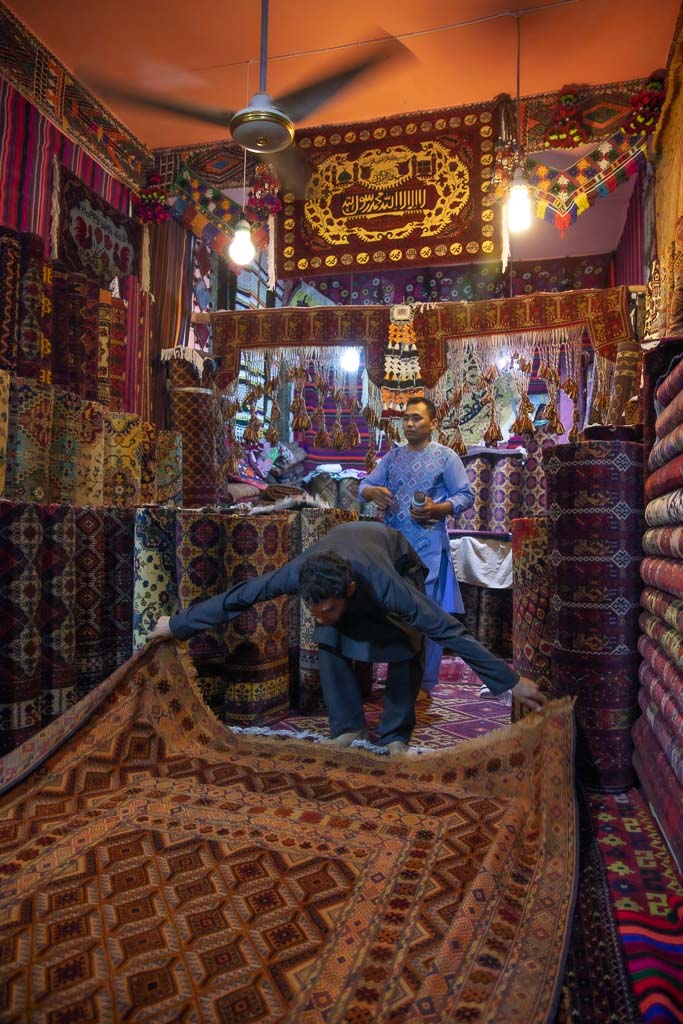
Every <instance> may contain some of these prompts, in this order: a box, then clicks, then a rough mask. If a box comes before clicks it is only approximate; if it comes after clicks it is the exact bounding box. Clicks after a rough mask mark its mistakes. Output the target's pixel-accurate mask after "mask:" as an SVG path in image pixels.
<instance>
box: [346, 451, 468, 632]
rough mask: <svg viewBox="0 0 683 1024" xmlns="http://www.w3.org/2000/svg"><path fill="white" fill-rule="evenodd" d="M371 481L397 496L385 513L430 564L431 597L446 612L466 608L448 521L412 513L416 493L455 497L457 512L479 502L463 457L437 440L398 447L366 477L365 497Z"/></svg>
mask: <svg viewBox="0 0 683 1024" xmlns="http://www.w3.org/2000/svg"><path fill="white" fill-rule="evenodd" d="M368 485H370V486H372V487H387V488H388V489H389V490H390V491H391V493H392V494H393V495H394V501H393V504H392V505H391V506H390V507H389V508H388V509H387V510H386V511H385V512H384V516H383V521H384V524H385V525H386V526H390V527H392V529H394V530H400V532H401V533H402V534H403V536H404V537H406V538H407V540H408V541H409V542H410V544H411V545H412V546H413V548H414V549H415V550H416V551H417V553H418V555H419V556H420V558H421V559H422V561H423V562H424V564H425V565H426V566H427V569H428V570H429V576H428V577H427V581H426V588H427V593H428V594H429V595H430V597H432V598H433V599H434V600H435V601H437V602H438V603H439V604H440V605H441V607H442V608H443V610H444V611H447V612H462V611H464V606H463V603H462V597H461V596H460V588H459V587H458V581H457V579H456V577H455V572H454V571H453V564H452V562H451V557H450V549H449V544H448V530H447V528H446V520H445V519H439V520H437V521H436V522H434V523H430V524H429V525H428V526H421V525H420V523H418V522H417V521H416V520H415V519H413V517H412V516H411V514H410V506H411V502H412V500H413V493H414V492H415V491H424V493H425V494H426V495H427V496H428V497H429V498H431V499H432V501H435V502H442V501H450V503H451V505H452V506H453V515H454V516H457V515H459V514H460V513H461V512H464V511H465V509H467V508H469V507H470V505H473V504H474V492H473V491H472V487H471V485H470V482H469V479H468V477H467V472H466V470H465V467H464V466H463V464H462V461H461V459H460V458H459V457H458V456H457V455H456V454H455V452H454V451H452V450H451V449H450V448H446V447H445V446H444V445H442V444H437V442H436V441H430V443H429V444H428V445H427V446H426V448H422V449H420V450H418V451H415V450H413V449H411V448H409V447H408V446H406V447H403V448H392V450H391V451H389V452H387V454H386V455H385V456H384V457H383V458H382V460H381V461H380V462H379V463H378V464H377V466H376V467H375V468H374V469H373V471H372V473H369V474H368V476H366V477H365V479H364V480H362V481H361V484H360V487H359V488H358V495H359V497H360V498H362V497H363V490H364V488H365V487H366V486H368Z"/></svg>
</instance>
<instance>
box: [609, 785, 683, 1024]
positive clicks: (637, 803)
mask: <svg viewBox="0 0 683 1024" xmlns="http://www.w3.org/2000/svg"><path fill="white" fill-rule="evenodd" d="M591 816H592V819H593V825H594V828H595V832H596V835H597V839H598V845H599V847H600V851H601V853H602V858H603V861H604V863H605V867H606V871H607V880H608V884H609V887H610V893H611V897H612V903H613V906H614V912H615V916H616V920H617V928H618V931H619V935H620V938H621V941H622V948H623V950H624V957H625V961H626V967H627V970H628V973H629V976H630V979H631V984H632V985H633V989H634V992H635V995H636V999H637V1000H638V1004H639V1007H640V1012H641V1013H642V1015H643V1020H644V1021H647V1022H648V1024H650V1022H651V1021H657V1022H662V1024H663V1022H665V1021H666V1022H671V1024H674V1022H676V1021H680V1020H682V1019H683V989H682V987H681V977H683V881H682V880H681V876H680V874H679V873H678V871H677V869H676V865H675V863H674V861H673V859H672V857H671V854H670V853H669V851H668V849H667V848H666V845H665V843H664V840H663V838H662V835H661V833H660V831H659V828H658V827H657V824H656V822H655V821H654V819H653V817H652V814H651V813H650V811H649V809H648V807H647V805H646V804H645V801H644V800H643V798H642V796H641V795H640V793H639V792H638V791H637V790H635V789H631V790H629V791H628V792H627V793H620V794H618V795H611V796H608V795H600V796H598V795H593V796H592V798H591Z"/></svg>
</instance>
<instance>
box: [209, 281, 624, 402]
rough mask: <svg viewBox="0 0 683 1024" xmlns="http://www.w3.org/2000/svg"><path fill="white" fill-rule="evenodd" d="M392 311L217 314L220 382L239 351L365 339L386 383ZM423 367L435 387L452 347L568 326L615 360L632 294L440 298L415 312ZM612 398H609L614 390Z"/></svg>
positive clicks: (234, 370)
mask: <svg viewBox="0 0 683 1024" xmlns="http://www.w3.org/2000/svg"><path fill="white" fill-rule="evenodd" d="M389 317H390V310H389V307H388V306H386V305H382V306H362V305H361V306H340V307H336V306H315V307H311V308H308V309H307V308H303V307H296V308H292V307H280V308H278V309H261V310H242V311H240V312H237V313H235V312H219V313H212V314H211V327H212V332H213V345H214V355H215V356H216V357H217V358H220V360H221V385H220V386H221V387H225V386H227V384H228V383H230V381H232V380H235V379H236V378H237V374H238V373H239V367H240V354H241V352H243V351H248V350H249V349H251V348H254V349H257V348H258V349H270V350H275V351H278V350H283V349H285V348H288V347H293V346H299V347H302V346H303V347H311V348H315V347H318V348H323V347H326V346H328V345H340V344H349V345H356V346H357V345H363V347H364V349H365V366H366V369H367V371H368V376H369V378H370V380H371V381H372V382H373V383H374V384H376V385H377V386H378V387H381V386H382V377H383V375H384V345H385V342H386V339H387V337H388V332H389ZM413 327H414V329H415V340H416V344H417V349H418V355H419V360H420V372H421V374H422V379H423V381H424V383H425V385H426V386H427V387H430V388H432V387H434V386H435V385H436V384H437V383H438V382H439V381H440V380H441V379H442V378H443V376H444V374H445V373H446V371H447V369H448V353H447V348H448V347H452V346H457V345H458V344H460V343H461V341H460V339H463V338H481V337H489V336H491V335H504V336H508V337H509V338H510V339H511V343H510V344H511V348H510V351H514V344H515V339H518V338H519V336H520V335H533V336H534V337H532V338H531V340H532V341H534V340H537V339H538V338H539V337H541V338H542V337H544V336H545V337H546V338H547V337H548V336H549V335H550V334H551V333H552V334H554V335H556V336H557V337H558V339H559V340H562V339H563V338H564V336H565V334H566V332H567V330H570V329H574V330H578V331H579V332H581V333H582V332H583V330H584V329H585V331H586V332H587V335H588V339H589V341H590V343H591V345H592V347H593V349H594V350H595V351H596V352H598V354H600V355H601V356H602V357H603V358H605V359H608V360H610V361H611V362H616V359H617V354H618V351H619V349H620V347H624V348H625V349H626V351H627V352H629V353H630V351H631V348H632V345H633V327H632V324H631V320H630V317H629V311H628V292H627V289H626V288H625V287H621V288H593V289H584V290H579V291H570V292H558V293H548V294H544V293H538V294H535V295H520V296H517V297H516V298H513V299H490V300H485V301H481V302H438V303H436V305H435V307H432V308H424V309H416V310H415V312H414V316H413ZM608 397H609V396H608Z"/></svg>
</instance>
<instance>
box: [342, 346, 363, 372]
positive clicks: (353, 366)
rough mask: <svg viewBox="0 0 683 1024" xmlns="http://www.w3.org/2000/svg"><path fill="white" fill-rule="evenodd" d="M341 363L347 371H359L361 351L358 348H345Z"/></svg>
mask: <svg viewBox="0 0 683 1024" xmlns="http://www.w3.org/2000/svg"><path fill="white" fill-rule="evenodd" d="M339 363H340V365H341V368H342V370H344V372H345V373H357V371H358V367H359V366H360V352H359V351H358V349H357V348H346V349H344V351H343V353H342V356H341V359H340V360H339Z"/></svg>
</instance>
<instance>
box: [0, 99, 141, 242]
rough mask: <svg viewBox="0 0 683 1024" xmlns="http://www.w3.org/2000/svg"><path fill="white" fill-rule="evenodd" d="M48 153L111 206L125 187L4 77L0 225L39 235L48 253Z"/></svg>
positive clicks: (126, 193) (123, 201) (125, 200)
mask: <svg viewBox="0 0 683 1024" xmlns="http://www.w3.org/2000/svg"><path fill="white" fill-rule="evenodd" d="M53 157H57V159H58V160H59V161H60V162H61V163H63V164H64V166H65V167H68V169H69V170H70V171H73V173H74V174H76V175H78V177H79V178H80V179H81V181H83V182H85V184H86V185H88V186H89V187H90V188H92V189H93V191H94V192H97V194H98V195H100V196H102V198H103V199H106V201H107V202H108V203H110V204H111V205H112V206H113V207H114V208H115V209H116V210H120V211H121V212H122V213H129V210H130V198H131V191H130V189H129V188H128V186H127V185H123V184H121V182H119V181H117V180H116V179H115V178H114V177H112V175H111V174H108V173H107V172H106V171H104V170H103V169H102V168H101V167H100V166H99V164H97V163H96V162H95V161H94V160H93V159H92V158H91V157H89V156H88V155H87V154H86V153H85V152H84V151H83V150H82V149H81V147H80V146H78V145H76V143H74V142H71V141H70V139H67V138H66V136H65V135H62V133H61V132H60V131H59V130H58V129H57V128H55V126H54V125H53V124H52V123H51V122H50V121H48V120H47V118H45V117H43V115H42V114H40V113H39V112H38V111H37V110H36V108H35V107H34V106H32V105H31V104H30V103H29V102H28V100H25V99H24V98H23V96H21V95H20V94H19V93H18V92H17V91H16V89H13V88H12V86H11V85H9V84H8V83H7V82H6V81H3V80H0V224H5V225H7V226H8V227H11V228H14V230H15V231H27V232H30V233H31V234H35V235H40V237H41V238H42V239H43V242H44V245H45V255H46V256H47V255H49V245H50V203H51V197H52V173H53V170H52V161H53Z"/></svg>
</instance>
